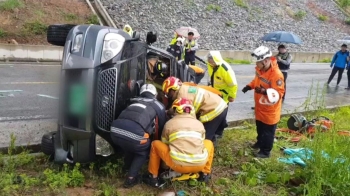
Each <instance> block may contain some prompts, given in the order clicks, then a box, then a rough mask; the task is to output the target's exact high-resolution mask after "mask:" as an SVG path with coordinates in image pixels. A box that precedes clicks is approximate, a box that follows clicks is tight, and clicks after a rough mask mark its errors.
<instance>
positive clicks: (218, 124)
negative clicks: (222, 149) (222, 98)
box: [203, 108, 228, 142]
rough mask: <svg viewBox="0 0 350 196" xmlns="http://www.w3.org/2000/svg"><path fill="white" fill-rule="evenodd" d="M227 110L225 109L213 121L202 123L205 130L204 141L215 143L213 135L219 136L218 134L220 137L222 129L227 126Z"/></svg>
mask: <svg viewBox="0 0 350 196" xmlns="http://www.w3.org/2000/svg"><path fill="white" fill-rule="evenodd" d="M227 110H228V108H226V109H225V110H224V111H223V112H222V113H221V114H220V115H219V116H217V117H216V118H214V119H213V120H211V121H209V122H206V123H203V125H204V128H205V139H207V140H211V141H212V142H215V140H216V138H215V135H220V134H221V135H222V133H223V131H224V128H225V126H226V125H227V123H226V115H227ZM222 127H224V128H222Z"/></svg>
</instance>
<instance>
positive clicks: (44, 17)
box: [0, 0, 98, 44]
mask: <svg viewBox="0 0 350 196" xmlns="http://www.w3.org/2000/svg"><path fill="white" fill-rule="evenodd" d="M97 22H98V21H97V18H96V16H94V15H92V12H91V10H90V9H89V7H88V5H87V4H86V3H85V1H81V0H80V1H79V0H4V1H0V43H15V42H17V43H19V44H48V43H47V42H46V28H47V25H49V24H62V23H73V24H79V23H97ZM13 40H15V41H13Z"/></svg>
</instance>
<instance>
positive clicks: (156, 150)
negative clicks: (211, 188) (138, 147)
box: [148, 140, 214, 176]
mask: <svg viewBox="0 0 350 196" xmlns="http://www.w3.org/2000/svg"><path fill="white" fill-rule="evenodd" d="M204 146H205V148H206V149H207V150H208V155H209V156H208V160H207V163H206V164H205V165H199V166H183V165H179V164H176V163H174V162H173V160H172V158H171V157H170V148H169V146H168V145H166V144H164V143H163V142H161V141H159V140H156V141H153V142H152V144H151V154H150V159H149V164H148V171H149V173H151V174H152V175H155V176H158V170H159V167H160V162H161V160H163V161H164V162H165V164H166V165H167V166H169V167H170V168H171V169H172V170H174V171H176V172H178V173H182V174H188V173H198V172H203V173H206V174H209V173H210V172H211V164H212V162H213V157H214V145H213V142H211V141H210V140H204Z"/></svg>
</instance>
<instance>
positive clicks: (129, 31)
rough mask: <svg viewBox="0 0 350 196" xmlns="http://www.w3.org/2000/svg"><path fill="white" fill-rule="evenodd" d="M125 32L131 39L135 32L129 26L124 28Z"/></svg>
mask: <svg viewBox="0 0 350 196" xmlns="http://www.w3.org/2000/svg"><path fill="white" fill-rule="evenodd" d="M123 31H125V32H126V33H128V34H129V35H130V37H132V34H133V33H134V31H133V30H132V28H131V26H130V25H128V24H127V25H125V26H124V28H123Z"/></svg>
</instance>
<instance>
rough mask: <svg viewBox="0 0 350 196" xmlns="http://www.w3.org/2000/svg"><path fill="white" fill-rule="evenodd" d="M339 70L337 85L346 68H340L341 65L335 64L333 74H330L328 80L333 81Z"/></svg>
mask: <svg viewBox="0 0 350 196" xmlns="http://www.w3.org/2000/svg"><path fill="white" fill-rule="evenodd" d="M337 72H338V80H337V85H338V84H339V83H340V80H341V77H342V75H343V72H344V68H339V67H336V66H334V67H333V69H332V72H331V75H330V76H329V79H328V82H327V83H328V84H329V83H331V81H332V80H333V78H334V76H335V74H336V73H337Z"/></svg>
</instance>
